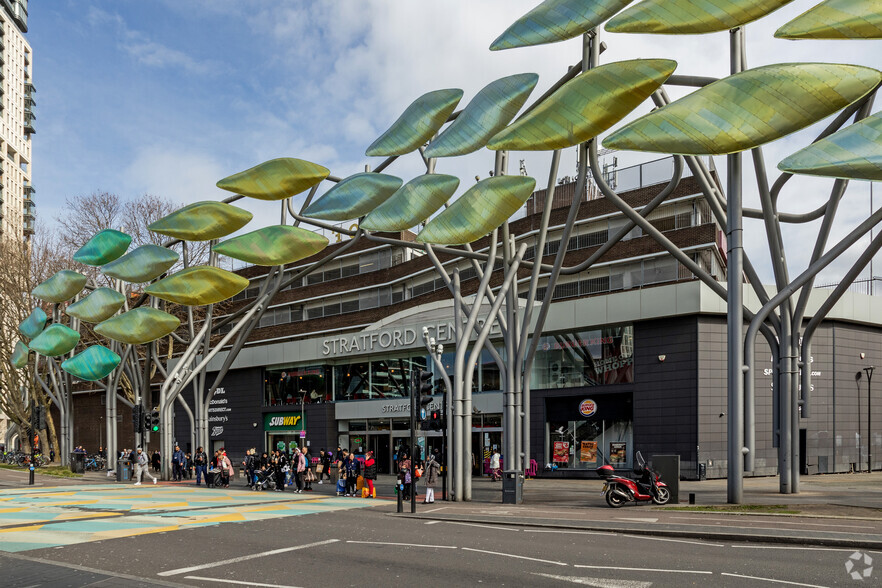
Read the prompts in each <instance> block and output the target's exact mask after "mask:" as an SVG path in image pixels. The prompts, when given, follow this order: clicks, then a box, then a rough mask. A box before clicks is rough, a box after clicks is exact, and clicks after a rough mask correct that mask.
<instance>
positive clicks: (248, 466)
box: [242, 447, 257, 488]
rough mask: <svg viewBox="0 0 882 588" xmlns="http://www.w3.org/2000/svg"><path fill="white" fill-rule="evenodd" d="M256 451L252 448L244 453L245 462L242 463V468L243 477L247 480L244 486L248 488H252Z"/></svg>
mask: <svg viewBox="0 0 882 588" xmlns="http://www.w3.org/2000/svg"><path fill="white" fill-rule="evenodd" d="M256 451H257V450H256V449H255V448H254V447H252V448H251V449H249V450H247V451H246V452H245V461H243V462H242V466H243V467H244V468H245V476H246V477H247V478H248V479H247V483H246V486H248V487H249V488H254V470H255V467H254V466H255V464H256V462H257V455H255V453H256Z"/></svg>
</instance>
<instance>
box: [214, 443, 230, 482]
mask: <svg viewBox="0 0 882 588" xmlns="http://www.w3.org/2000/svg"><path fill="white" fill-rule="evenodd" d="M217 467H219V468H220V475H221V483H222V484H223V487H224V488H229V487H230V478H231V477H232V476H233V464H232V462H230V458H229V457H227V452H226V451H225V450H224V449H223V448H221V450H220V453H219V454H218V458H217Z"/></svg>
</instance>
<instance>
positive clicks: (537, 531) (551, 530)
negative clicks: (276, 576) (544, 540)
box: [524, 529, 618, 537]
mask: <svg viewBox="0 0 882 588" xmlns="http://www.w3.org/2000/svg"><path fill="white" fill-rule="evenodd" d="M524 533H559V534H561V535H606V536H607V537H615V536H617V535H618V533H607V532H605V531H566V530H563V529H561V530H557V529H524Z"/></svg>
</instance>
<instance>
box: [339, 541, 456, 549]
mask: <svg viewBox="0 0 882 588" xmlns="http://www.w3.org/2000/svg"><path fill="white" fill-rule="evenodd" d="M346 543H362V544H364V545H400V546H402V547H428V548H429V549H456V545H421V544H419V543H384V542H383V541H347V542H346Z"/></svg>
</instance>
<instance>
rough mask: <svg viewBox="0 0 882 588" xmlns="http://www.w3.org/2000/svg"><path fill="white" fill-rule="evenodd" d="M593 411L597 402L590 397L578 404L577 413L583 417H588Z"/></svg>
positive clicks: (595, 410)
mask: <svg viewBox="0 0 882 588" xmlns="http://www.w3.org/2000/svg"><path fill="white" fill-rule="evenodd" d="M595 412H597V403H596V402H594V401H593V400H591V399H590V398H586V399H585V400H583V401H582V402H581V403H580V404H579V414H581V415H582V416H583V417H590V416H591V415H593V414H594V413H595Z"/></svg>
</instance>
